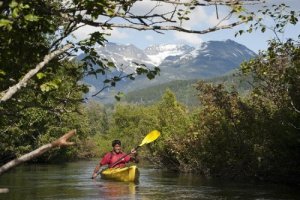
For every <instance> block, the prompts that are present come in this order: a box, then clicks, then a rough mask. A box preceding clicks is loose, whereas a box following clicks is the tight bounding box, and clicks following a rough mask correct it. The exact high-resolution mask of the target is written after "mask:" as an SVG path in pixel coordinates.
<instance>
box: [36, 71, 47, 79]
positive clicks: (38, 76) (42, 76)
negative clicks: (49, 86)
mask: <svg viewBox="0 0 300 200" xmlns="http://www.w3.org/2000/svg"><path fill="white" fill-rule="evenodd" d="M36 76H37V78H38V79H42V78H44V77H46V74H44V73H42V72H40V73H38V74H37V75H36Z"/></svg>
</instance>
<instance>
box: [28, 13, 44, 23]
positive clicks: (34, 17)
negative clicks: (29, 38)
mask: <svg viewBox="0 0 300 200" xmlns="http://www.w3.org/2000/svg"><path fill="white" fill-rule="evenodd" d="M24 18H25V20H26V21H30V22H35V21H38V20H39V19H40V17H38V16H36V15H33V14H28V15H25V17H24Z"/></svg>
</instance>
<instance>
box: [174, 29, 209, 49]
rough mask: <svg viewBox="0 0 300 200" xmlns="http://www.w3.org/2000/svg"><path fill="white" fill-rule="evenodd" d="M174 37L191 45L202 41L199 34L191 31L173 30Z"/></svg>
mask: <svg viewBox="0 0 300 200" xmlns="http://www.w3.org/2000/svg"><path fill="white" fill-rule="evenodd" d="M174 37H175V39H176V40H177V41H179V42H182V43H189V44H191V45H193V46H197V45H199V44H201V43H202V42H203V40H202V39H201V37H200V36H199V35H196V34H191V33H183V32H174Z"/></svg>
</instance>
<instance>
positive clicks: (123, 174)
mask: <svg viewBox="0 0 300 200" xmlns="http://www.w3.org/2000/svg"><path fill="white" fill-rule="evenodd" d="M100 174H101V178H103V179H113V180H118V181H126V182H128V181H129V182H136V181H138V178H139V170H138V168H137V166H135V165H133V166H130V167H123V168H108V169H105V170H103V171H102V172H101V173H100Z"/></svg>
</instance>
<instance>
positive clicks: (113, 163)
mask: <svg viewBox="0 0 300 200" xmlns="http://www.w3.org/2000/svg"><path fill="white" fill-rule="evenodd" d="M112 147H113V150H112V151H111V152H108V153H106V154H105V156H104V157H103V158H102V159H101V161H100V163H99V164H98V165H97V166H96V167H95V170H94V173H93V176H92V178H96V176H97V173H98V171H99V169H100V168H101V167H102V166H103V165H108V167H113V168H122V167H125V164H126V163H128V162H130V161H134V162H137V161H138V160H137V158H136V156H135V155H136V150H135V149H132V150H131V153H130V154H129V155H127V156H125V155H126V154H125V153H124V152H122V147H121V141H120V140H114V141H112ZM124 156H125V157H124ZM122 157H124V158H122ZM120 158H122V159H121V160H119V159H120Z"/></svg>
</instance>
